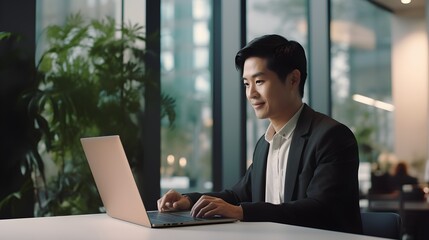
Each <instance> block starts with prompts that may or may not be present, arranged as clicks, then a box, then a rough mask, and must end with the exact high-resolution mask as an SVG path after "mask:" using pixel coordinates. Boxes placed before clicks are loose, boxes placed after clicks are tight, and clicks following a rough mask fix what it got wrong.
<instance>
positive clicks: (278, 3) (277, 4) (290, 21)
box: [246, 0, 308, 166]
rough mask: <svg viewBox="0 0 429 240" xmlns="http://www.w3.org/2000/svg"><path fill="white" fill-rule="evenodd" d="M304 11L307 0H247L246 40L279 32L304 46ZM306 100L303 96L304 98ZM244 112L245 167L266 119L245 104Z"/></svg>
mask: <svg viewBox="0 0 429 240" xmlns="http://www.w3.org/2000/svg"><path fill="white" fill-rule="evenodd" d="M307 10H308V7H307V1H302V0H247V28H246V29H247V36H246V38H247V42H248V41H250V40H252V39H253V38H255V37H259V36H262V35H265V34H279V35H282V36H284V37H285V38H287V39H290V40H295V41H297V42H299V43H301V44H302V46H303V47H304V49H307ZM307 52H308V51H307ZM307 80H308V79H307ZM307 86H308V84H306V87H307ZM305 92H308V91H306V90H305ZM306 99H307V96H304V101H306ZM246 112H247V130H246V132H247V142H246V144H247V150H246V156H247V158H246V159H247V166H249V165H250V163H251V161H252V155H253V150H254V147H255V145H256V142H257V141H258V139H259V138H260V137H261V136H262V135H263V134H264V133H265V130H266V129H267V127H268V121H266V120H259V119H257V118H256V116H255V114H254V111H253V108H252V107H251V106H250V105H249V104H247V110H246Z"/></svg>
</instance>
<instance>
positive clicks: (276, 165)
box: [265, 104, 304, 204]
mask: <svg viewBox="0 0 429 240" xmlns="http://www.w3.org/2000/svg"><path fill="white" fill-rule="evenodd" d="M303 106H304V104H303V105H302V106H301V108H300V109H299V110H298V112H296V113H295V115H294V116H293V117H292V118H291V119H290V120H289V121H288V122H287V123H286V124H285V125H284V126H283V127H282V128H281V129H280V131H279V132H277V133H276V131H275V130H274V127H273V126H272V124H270V125H269V126H268V129H267V131H266V132H265V140H266V141H267V142H269V143H270V148H269V151H268V159H267V172H266V175H267V176H266V185H265V201H266V202H269V203H273V204H280V203H283V202H284V190H285V189H284V188H285V176H286V166H287V161H288V156H289V148H290V144H291V140H292V136H293V132H294V130H295V127H296V124H297V122H298V118H299V115H300V114H301V111H302V109H303Z"/></svg>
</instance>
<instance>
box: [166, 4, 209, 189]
mask: <svg viewBox="0 0 429 240" xmlns="http://www.w3.org/2000/svg"><path fill="white" fill-rule="evenodd" d="M211 11H212V2H211V0H162V1H161V88H162V91H163V92H165V93H166V94H168V95H170V96H172V97H173V98H174V99H175V100H176V113H177V117H176V120H175V123H174V125H173V126H172V127H170V126H169V123H168V122H167V121H163V122H162V123H161V124H162V126H161V193H164V192H165V191H167V190H168V189H170V188H174V189H177V190H179V191H183V192H184V191H210V190H211V189H212V173H211V172H212V170H211V169H212V167H211V166H212V126H213V118H212V85H211V82H212V79H211V68H212V67H211V65H210V63H211V61H210V52H211V49H210V45H211V41H212V36H211V29H210V28H209V26H211V21H212V19H211Z"/></svg>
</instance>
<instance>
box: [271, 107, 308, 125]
mask: <svg viewBox="0 0 429 240" xmlns="http://www.w3.org/2000/svg"><path fill="white" fill-rule="evenodd" d="M302 104H303V102H302V101H301V102H298V103H297V104H295V105H293V107H292V108H291V110H290V111H287V112H286V113H285V114H284V115H283V116H281V117H279V118H273V119H270V122H271V124H272V125H273V128H274V130H275V131H276V132H279V131H280V129H282V127H283V126H284V125H285V124H286V123H287V122H289V120H290V119H291V118H292V117H293V116H294V115H295V114H296V113H297V112H298V110H299V109H300V108H301V106H302Z"/></svg>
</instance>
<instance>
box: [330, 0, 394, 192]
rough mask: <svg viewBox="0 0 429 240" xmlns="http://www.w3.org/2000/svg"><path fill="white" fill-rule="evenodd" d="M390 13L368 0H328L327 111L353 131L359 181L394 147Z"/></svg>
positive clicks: (363, 186) (363, 185)
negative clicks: (357, 158)
mask: <svg viewBox="0 0 429 240" xmlns="http://www.w3.org/2000/svg"><path fill="white" fill-rule="evenodd" d="M390 24H391V14H390V13H388V12H386V11H384V10H382V9H380V8H378V7H376V6H375V5H373V4H371V3H369V2H368V1H352V0H333V1H331V81H332V85H331V92H332V115H333V117H334V118H335V119H337V120H339V121H340V122H342V123H344V124H346V125H347V126H349V127H350V128H351V129H352V130H353V131H354V133H355V136H356V138H357V140H358V144H359V150H360V156H359V157H360V160H361V167H360V183H361V189H362V190H363V191H364V192H365V191H366V190H367V189H368V188H369V187H370V185H369V184H370V177H369V176H370V174H369V170H370V166H369V163H372V162H375V161H377V156H378V155H379V153H381V152H391V151H392V150H393V141H394V129H393V113H392V111H393V110H394V107H393V105H392V84H391V32H390V31H391V29H390Z"/></svg>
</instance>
